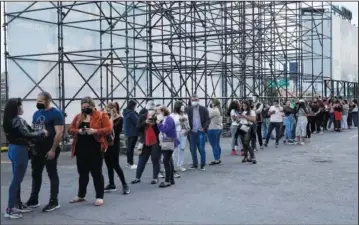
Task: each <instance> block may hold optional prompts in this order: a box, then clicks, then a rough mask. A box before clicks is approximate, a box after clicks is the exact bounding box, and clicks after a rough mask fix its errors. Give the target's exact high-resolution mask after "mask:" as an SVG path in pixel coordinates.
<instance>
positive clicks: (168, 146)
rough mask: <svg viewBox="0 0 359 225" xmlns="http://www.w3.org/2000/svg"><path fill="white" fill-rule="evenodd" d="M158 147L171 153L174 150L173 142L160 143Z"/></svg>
mask: <svg viewBox="0 0 359 225" xmlns="http://www.w3.org/2000/svg"><path fill="white" fill-rule="evenodd" d="M160 145H161V150H162V151H173V150H174V149H175V142H174V141H162V142H161V144H160Z"/></svg>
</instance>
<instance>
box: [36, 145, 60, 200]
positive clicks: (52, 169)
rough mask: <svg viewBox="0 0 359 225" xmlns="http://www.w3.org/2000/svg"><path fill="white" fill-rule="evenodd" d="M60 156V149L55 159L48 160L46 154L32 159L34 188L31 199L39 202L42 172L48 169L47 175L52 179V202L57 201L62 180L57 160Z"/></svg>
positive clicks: (37, 155)
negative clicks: (58, 171)
mask: <svg viewBox="0 0 359 225" xmlns="http://www.w3.org/2000/svg"><path fill="white" fill-rule="evenodd" d="M59 154H60V149H57V150H56V155H55V158H54V159H52V160H47V159H46V158H45V155H44V154H41V153H39V154H36V155H33V156H32V157H31V168H32V173H31V175H32V188H31V196H30V198H31V199H34V200H38V199H39V193H40V189H41V184H42V172H43V170H44V167H46V171H47V175H48V176H49V179H50V200H53V201H57V197H58V194H59V186H60V180H59V175H58V173H57V159H58V157H59Z"/></svg>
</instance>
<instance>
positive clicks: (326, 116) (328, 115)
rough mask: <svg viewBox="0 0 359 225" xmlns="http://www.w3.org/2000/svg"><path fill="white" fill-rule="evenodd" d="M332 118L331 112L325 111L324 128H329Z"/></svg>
mask: <svg viewBox="0 0 359 225" xmlns="http://www.w3.org/2000/svg"><path fill="white" fill-rule="evenodd" d="M329 118H330V113H329V112H323V123H322V126H323V130H328V121H329Z"/></svg>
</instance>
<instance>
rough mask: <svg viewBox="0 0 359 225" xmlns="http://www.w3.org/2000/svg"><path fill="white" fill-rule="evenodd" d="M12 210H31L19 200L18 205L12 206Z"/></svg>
mask: <svg viewBox="0 0 359 225" xmlns="http://www.w3.org/2000/svg"><path fill="white" fill-rule="evenodd" d="M13 211H14V212H16V213H29V212H32V209H31V208H30V207H27V206H26V205H24V204H23V203H22V202H20V204H19V205H18V206H15V208H13Z"/></svg>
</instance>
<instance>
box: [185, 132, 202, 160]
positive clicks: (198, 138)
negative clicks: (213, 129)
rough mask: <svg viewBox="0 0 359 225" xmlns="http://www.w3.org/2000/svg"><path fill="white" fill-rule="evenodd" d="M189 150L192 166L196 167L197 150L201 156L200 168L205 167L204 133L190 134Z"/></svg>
mask: <svg viewBox="0 0 359 225" xmlns="http://www.w3.org/2000/svg"><path fill="white" fill-rule="evenodd" d="M189 140H190V150H191V155H192V161H193V166H198V158H197V149H198V151H199V154H200V155H201V166H204V165H206V150H205V149H204V146H205V144H206V133H204V132H202V131H198V132H197V133H195V132H191V133H190V136H189Z"/></svg>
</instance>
